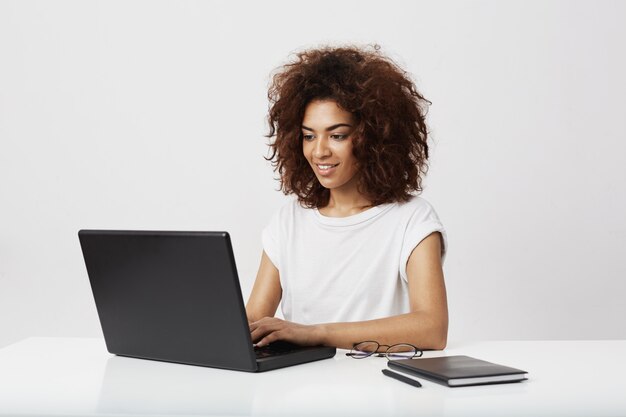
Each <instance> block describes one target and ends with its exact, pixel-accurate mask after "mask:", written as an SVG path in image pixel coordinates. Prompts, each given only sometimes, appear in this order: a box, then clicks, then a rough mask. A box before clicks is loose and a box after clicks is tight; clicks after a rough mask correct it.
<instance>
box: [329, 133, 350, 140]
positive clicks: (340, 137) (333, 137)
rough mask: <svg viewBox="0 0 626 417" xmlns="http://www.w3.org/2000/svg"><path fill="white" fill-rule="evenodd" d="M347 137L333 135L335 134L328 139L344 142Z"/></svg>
mask: <svg viewBox="0 0 626 417" xmlns="http://www.w3.org/2000/svg"><path fill="white" fill-rule="evenodd" d="M347 137H348V135H342V134H340V133H335V134H332V135H330V138H331V139H334V140H344V139H345V138H347Z"/></svg>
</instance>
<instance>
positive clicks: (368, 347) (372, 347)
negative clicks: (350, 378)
mask: <svg viewBox="0 0 626 417" xmlns="http://www.w3.org/2000/svg"><path fill="white" fill-rule="evenodd" d="M380 348H387V349H385V350H384V351H382V352H379V351H378V349H380ZM423 354H424V352H422V350H421V349H420V348H418V347H415V346H413V345H410V344H408V343H398V344H395V345H391V346H389V345H381V344H380V343H378V342H375V341H372V340H369V341H366V342H360V343H356V344H355V345H354V346H353V347H352V350H351V351H350V352H349V353H346V356H350V357H352V358H354V359H363V358H367V357H370V356H374V355H375V356H376V357H378V358H382V357H386V358H387V359H389V360H391V359H411V358H419V357H420V356H422V355H423Z"/></svg>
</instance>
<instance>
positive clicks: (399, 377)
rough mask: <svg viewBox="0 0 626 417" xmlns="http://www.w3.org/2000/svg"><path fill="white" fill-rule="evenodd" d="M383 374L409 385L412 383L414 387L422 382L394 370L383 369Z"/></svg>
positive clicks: (418, 386)
mask: <svg viewBox="0 0 626 417" xmlns="http://www.w3.org/2000/svg"><path fill="white" fill-rule="evenodd" d="M383 374H385V375H387V376H388V377H390V378H393V379H397V380H398V381H402V382H405V383H407V384H409V385H413V386H414V387H417V388H420V387H421V386H422V384H420V382H419V381H418V380H417V379H413V378H409V377H406V376H404V375H400V374H398V373H396V372H393V371H390V370H389V369H383Z"/></svg>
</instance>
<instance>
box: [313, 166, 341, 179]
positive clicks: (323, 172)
mask: <svg viewBox="0 0 626 417" xmlns="http://www.w3.org/2000/svg"><path fill="white" fill-rule="evenodd" d="M320 165H335V166H334V167H332V168H329V169H321V168H320ZM338 165H339V163H337V164H329V163H325V164H315V168H316V169H317V172H318V174H319V175H321V176H322V177H328V176H329V175H332V174H333V173H334V172H335V171H336V170H337V166H338Z"/></svg>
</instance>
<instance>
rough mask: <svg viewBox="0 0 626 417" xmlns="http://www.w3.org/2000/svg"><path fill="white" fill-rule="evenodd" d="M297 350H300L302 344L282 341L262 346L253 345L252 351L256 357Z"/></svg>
mask: <svg viewBox="0 0 626 417" xmlns="http://www.w3.org/2000/svg"><path fill="white" fill-rule="evenodd" d="M297 350H302V346H298V345H294V344H293V343H289V342H283V341H278V342H274V343H270V344H269V345H267V346H263V347H256V346H255V347H254V353H255V354H256V357H257V359H261V358H268V357H270V356H279V355H285V354H287V353H291V352H294V351H297Z"/></svg>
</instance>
